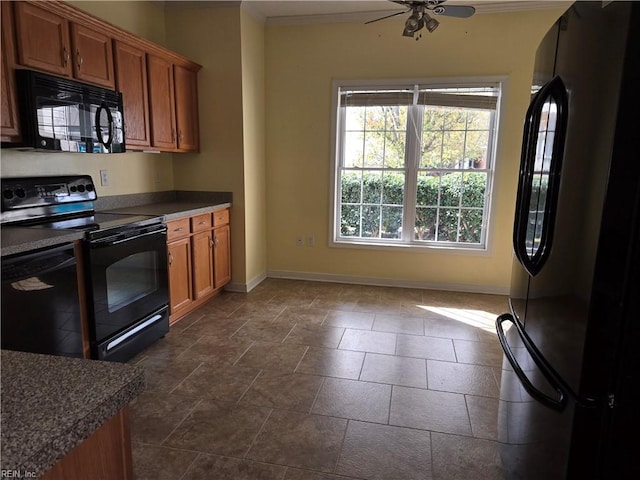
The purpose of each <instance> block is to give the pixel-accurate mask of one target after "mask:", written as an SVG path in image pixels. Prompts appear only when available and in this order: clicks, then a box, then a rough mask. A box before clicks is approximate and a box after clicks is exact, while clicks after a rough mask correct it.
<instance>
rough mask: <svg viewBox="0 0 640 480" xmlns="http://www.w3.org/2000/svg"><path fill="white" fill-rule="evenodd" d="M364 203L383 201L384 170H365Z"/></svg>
mask: <svg viewBox="0 0 640 480" xmlns="http://www.w3.org/2000/svg"><path fill="white" fill-rule="evenodd" d="M362 197H363V198H362V203H375V204H379V203H380V202H381V201H382V172H364V174H363V179H362Z"/></svg>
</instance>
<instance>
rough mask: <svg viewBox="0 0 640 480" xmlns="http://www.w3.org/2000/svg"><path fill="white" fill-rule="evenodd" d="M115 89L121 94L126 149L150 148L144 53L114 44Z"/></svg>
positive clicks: (133, 48)
mask: <svg viewBox="0 0 640 480" xmlns="http://www.w3.org/2000/svg"><path fill="white" fill-rule="evenodd" d="M113 50H114V54H115V66H116V72H115V73H116V90H118V91H119V92H122V102H123V107H124V131H125V138H126V142H127V148H128V149H129V148H132V149H134V150H135V147H150V146H151V137H150V130H149V95H148V91H147V58H146V54H145V52H144V50H140V49H139V48H136V47H133V46H131V45H129V44H127V43H124V42H121V41H118V40H116V41H114V43H113Z"/></svg>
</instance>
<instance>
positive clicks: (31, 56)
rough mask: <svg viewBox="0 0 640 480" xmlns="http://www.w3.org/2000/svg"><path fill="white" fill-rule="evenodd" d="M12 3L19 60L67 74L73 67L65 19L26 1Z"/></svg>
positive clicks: (32, 65)
mask: <svg viewBox="0 0 640 480" xmlns="http://www.w3.org/2000/svg"><path fill="white" fill-rule="evenodd" d="M3 3H4V2H3ZM14 6H15V20H16V40H17V44H18V63H19V64H20V65H23V66H25V67H31V68H35V69H37V70H44V71H46V72H49V73H53V74H57V75H62V76H65V77H70V76H71V75H72V71H73V70H72V67H71V45H70V41H69V22H68V21H67V19H66V18H65V17H63V16H61V15H57V14H56V13H53V12H51V11H49V10H45V9H42V8H39V7H37V6H36V5H33V4H30V3H26V2H14Z"/></svg>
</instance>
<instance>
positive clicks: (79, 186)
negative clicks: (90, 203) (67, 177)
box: [78, 185, 84, 193]
mask: <svg viewBox="0 0 640 480" xmlns="http://www.w3.org/2000/svg"><path fill="white" fill-rule="evenodd" d="M78 191H79V192H80V193H82V192H84V185H78Z"/></svg>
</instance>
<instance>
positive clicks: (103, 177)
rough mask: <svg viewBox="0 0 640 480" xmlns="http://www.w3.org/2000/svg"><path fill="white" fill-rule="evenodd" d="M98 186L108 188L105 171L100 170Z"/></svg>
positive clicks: (107, 178)
mask: <svg viewBox="0 0 640 480" xmlns="http://www.w3.org/2000/svg"><path fill="white" fill-rule="evenodd" d="M100 185H102V186H103V187H108V186H109V172H108V171H107V170H100Z"/></svg>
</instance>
